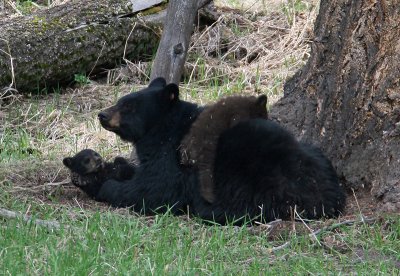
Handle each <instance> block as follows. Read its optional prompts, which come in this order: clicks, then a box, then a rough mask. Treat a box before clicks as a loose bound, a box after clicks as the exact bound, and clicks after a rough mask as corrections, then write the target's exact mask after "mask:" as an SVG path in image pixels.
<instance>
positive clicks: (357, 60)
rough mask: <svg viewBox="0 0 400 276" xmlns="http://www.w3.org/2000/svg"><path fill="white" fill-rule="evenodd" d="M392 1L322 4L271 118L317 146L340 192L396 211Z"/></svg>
mask: <svg viewBox="0 0 400 276" xmlns="http://www.w3.org/2000/svg"><path fill="white" fill-rule="evenodd" d="M399 22H400V1H399V0H371V1H356V0H352V1H351V0H322V1H321V5H320V12H319V15H318V18H317V21H316V25H315V39H314V42H313V43H312V48H311V49H312V50H311V57H310V59H309V61H308V63H307V64H306V65H305V66H304V68H303V69H301V70H300V71H299V72H297V73H296V74H295V76H294V77H293V78H292V79H290V80H289V81H288V82H287V83H286V85H285V91H284V97H283V98H282V99H281V100H280V101H279V102H278V103H277V104H276V105H275V106H273V108H272V110H271V116H272V117H273V118H275V119H276V120H278V121H280V122H281V123H282V124H284V125H286V126H287V127H288V128H289V129H291V130H292V131H294V132H295V133H296V134H297V135H298V137H299V138H300V139H302V140H305V141H309V142H313V143H316V144H319V145H320V146H321V147H322V148H323V150H324V152H325V153H326V154H327V155H328V156H329V158H331V160H332V161H333V162H334V165H335V167H336V168H337V171H338V174H339V175H340V177H341V179H342V181H343V183H344V184H345V185H346V186H347V187H348V188H354V189H358V188H361V187H365V188H368V189H370V191H371V193H372V195H373V196H375V197H377V198H379V199H382V202H383V203H384V207H385V208H386V209H389V210H391V211H395V210H396V209H397V210H400V24H399Z"/></svg>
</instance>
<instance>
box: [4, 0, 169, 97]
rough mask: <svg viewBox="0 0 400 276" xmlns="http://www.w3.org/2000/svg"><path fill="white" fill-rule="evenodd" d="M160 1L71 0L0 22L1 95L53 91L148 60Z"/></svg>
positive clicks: (154, 42)
mask: <svg viewBox="0 0 400 276" xmlns="http://www.w3.org/2000/svg"><path fill="white" fill-rule="evenodd" d="M164 2H165V1H162V0H137V1H129V0H115V1H111V0H88V1H79V0H72V1H69V2H66V3H65V4H63V5H59V6H55V7H53V8H50V9H46V10H40V11H37V12H35V13H34V14H31V15H28V16H21V17H15V18H8V19H3V20H0V92H1V90H2V89H3V92H4V90H7V89H12V90H14V89H17V90H18V91H20V92H21V93H27V92H32V91H37V90H38V87H39V88H44V87H52V86H57V85H59V84H63V83H67V82H70V81H71V80H73V78H74V74H77V73H80V74H88V73H90V72H92V71H93V70H95V69H97V68H110V67H115V65H116V64H118V63H119V62H120V61H121V59H122V58H123V57H126V58H127V59H130V60H132V59H139V58H140V59H143V57H148V58H150V57H151V56H152V55H153V53H154V52H155V50H156V49H157V45H158V42H159V37H160V35H161V32H160V31H159V29H160V28H159V27H161V26H162V24H163V19H164V17H165V9H166V4H165V3H164Z"/></svg>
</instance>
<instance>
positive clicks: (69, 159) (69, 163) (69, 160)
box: [63, 157, 72, 168]
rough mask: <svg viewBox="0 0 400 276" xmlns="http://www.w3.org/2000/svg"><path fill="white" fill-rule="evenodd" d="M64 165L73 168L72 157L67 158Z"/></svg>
mask: <svg viewBox="0 0 400 276" xmlns="http://www.w3.org/2000/svg"><path fill="white" fill-rule="evenodd" d="M63 164H64V166H66V167H67V168H71V166H72V158H71V157H65V158H64V159H63Z"/></svg>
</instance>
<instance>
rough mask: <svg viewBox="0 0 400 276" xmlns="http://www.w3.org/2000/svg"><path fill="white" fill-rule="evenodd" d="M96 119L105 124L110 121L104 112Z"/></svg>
mask: <svg viewBox="0 0 400 276" xmlns="http://www.w3.org/2000/svg"><path fill="white" fill-rule="evenodd" d="M97 117H98V118H99V120H100V122H107V121H109V120H110V116H109V115H108V114H107V113H106V112H104V111H102V112H100V113H99V114H98V115H97Z"/></svg>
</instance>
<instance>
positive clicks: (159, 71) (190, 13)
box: [150, 0, 211, 84]
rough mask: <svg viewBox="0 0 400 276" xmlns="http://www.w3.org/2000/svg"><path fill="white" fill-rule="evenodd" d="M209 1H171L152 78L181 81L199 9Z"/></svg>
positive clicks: (209, 0)
mask: <svg viewBox="0 0 400 276" xmlns="http://www.w3.org/2000/svg"><path fill="white" fill-rule="evenodd" d="M209 2H211V0H200V1H199V0H170V1H169V5H168V10H167V16H166V18H165V22H164V30H163V34H162V36H161V41H160V45H159V47H158V50H157V54H156V57H155V59H154V63H153V66H152V69H151V76H150V79H151V80H153V79H155V78H157V77H163V78H165V79H166V80H167V82H168V83H176V84H178V83H179V81H180V79H181V76H182V72H183V66H184V64H185V61H186V55H187V51H188V48H189V43H190V38H191V35H192V32H193V29H194V24H193V23H194V20H195V18H196V15H197V11H198V9H199V8H201V7H203V6H204V5H206V4H207V3H209Z"/></svg>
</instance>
